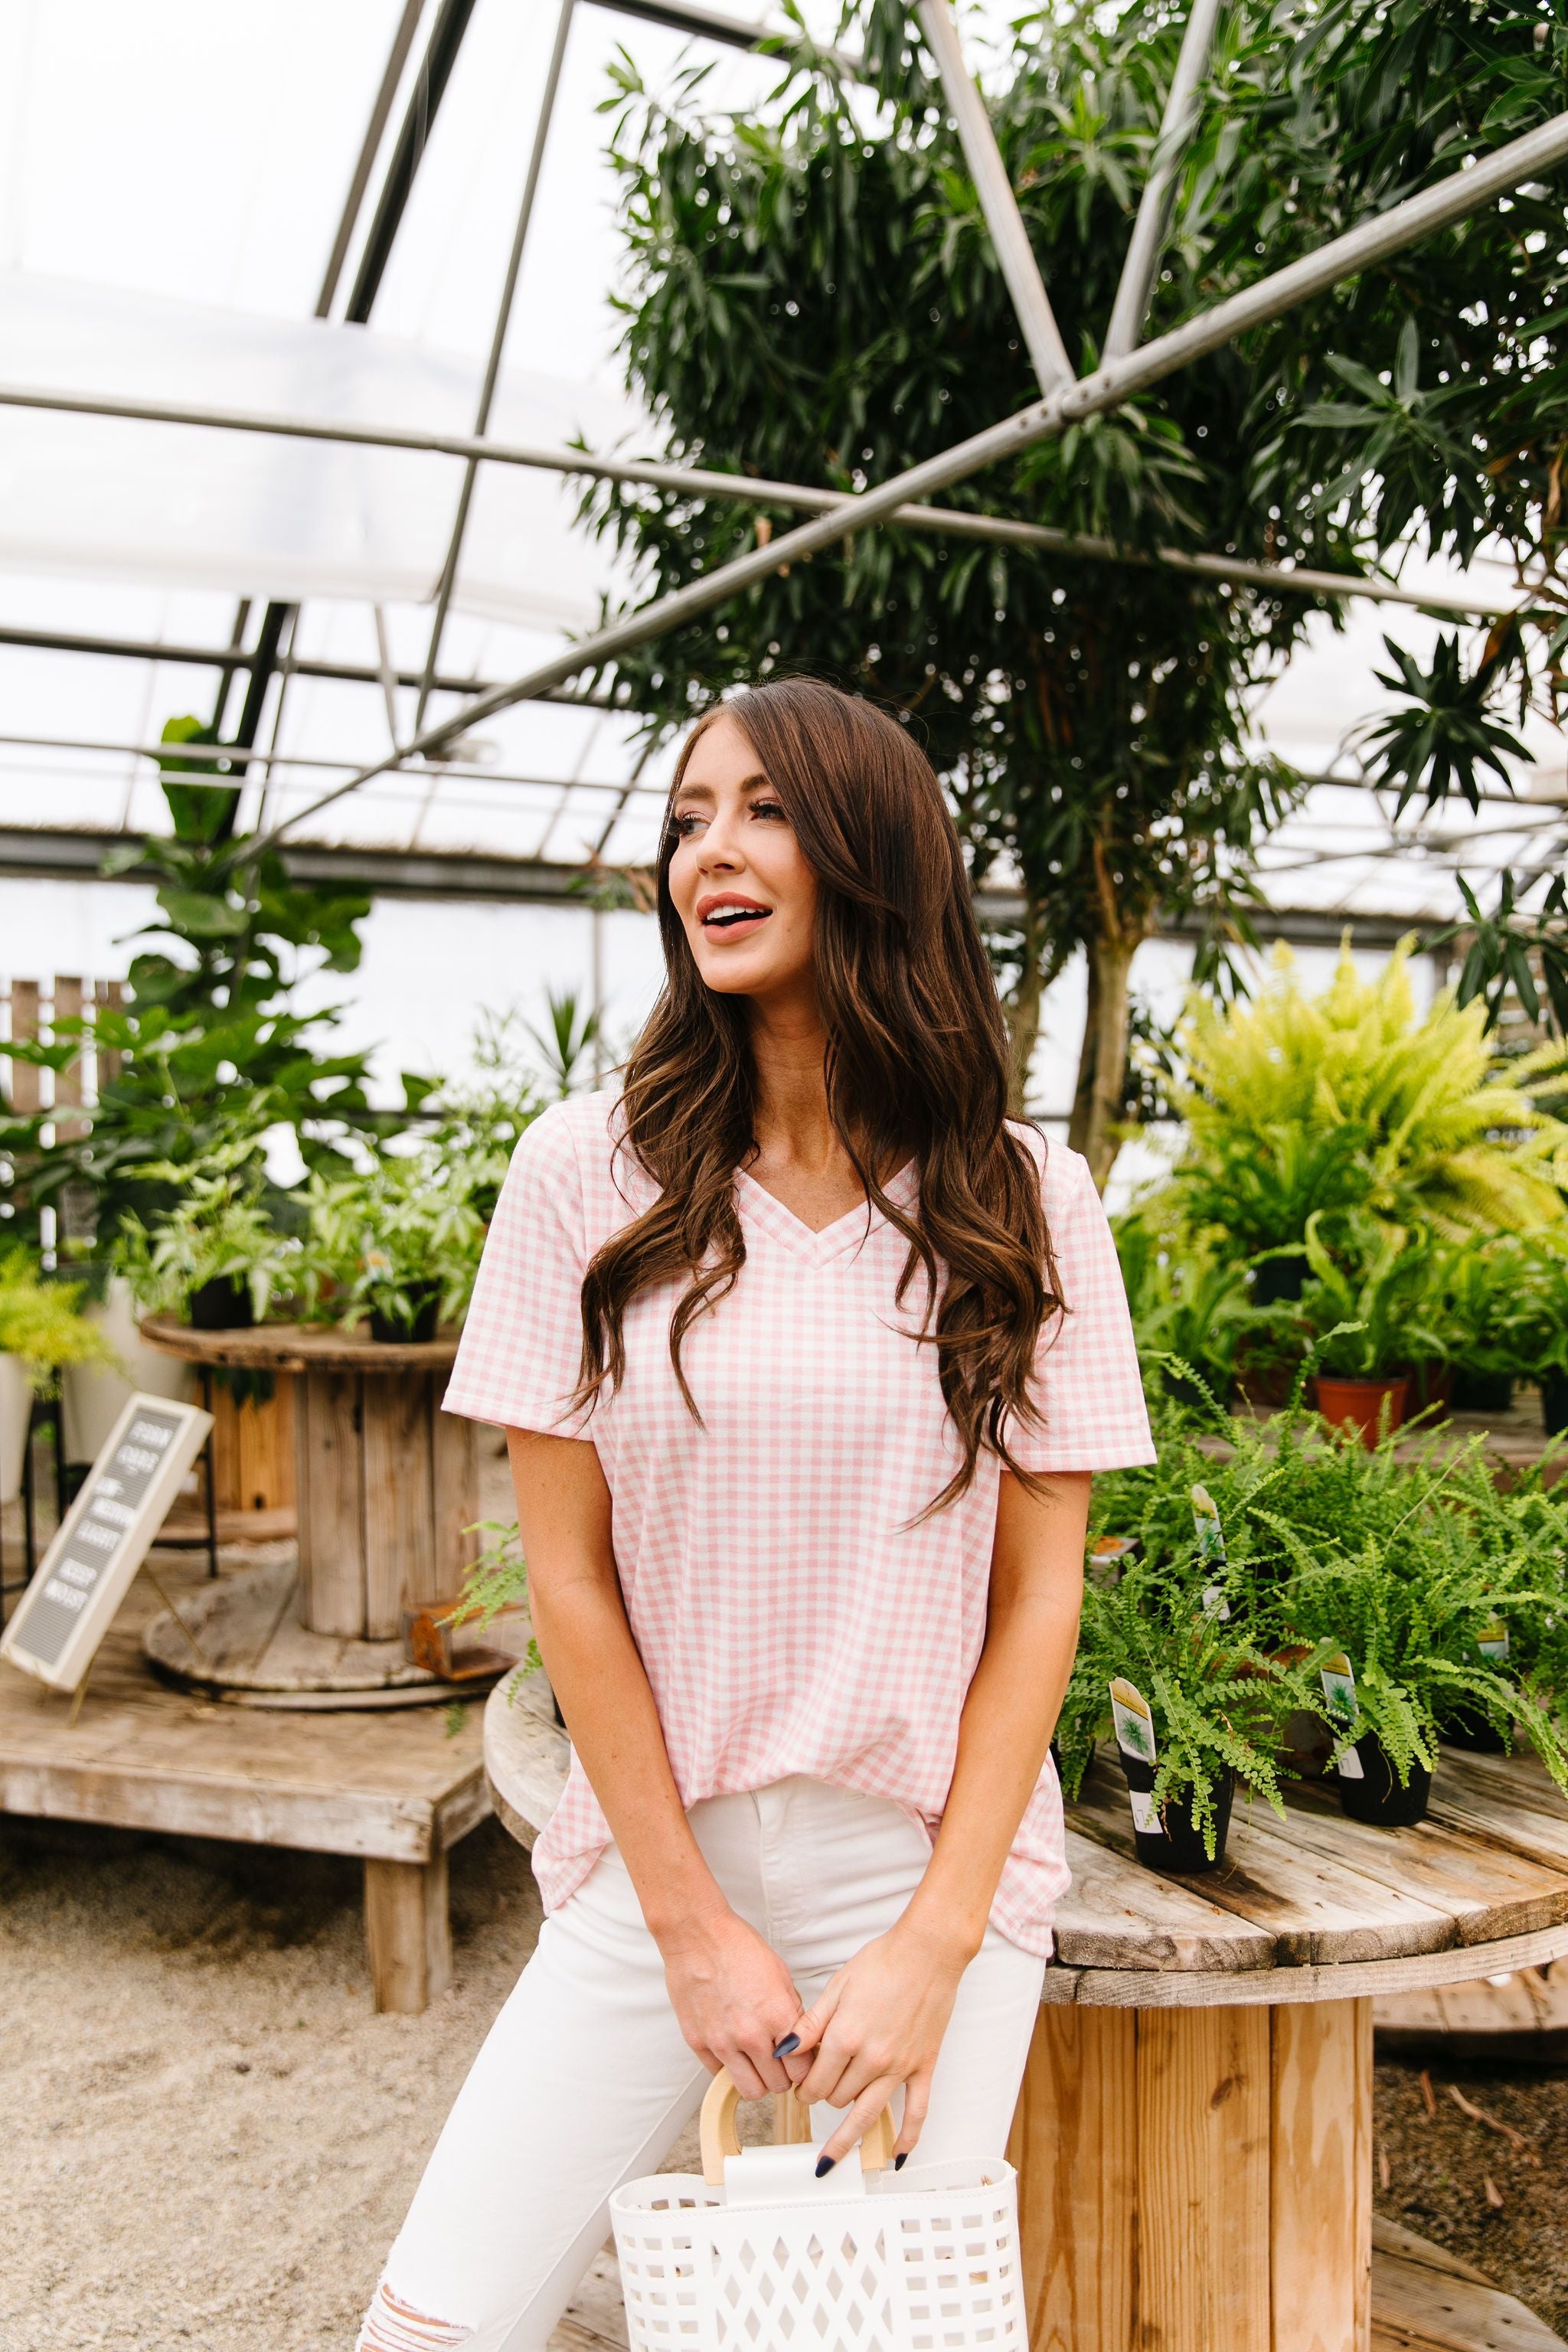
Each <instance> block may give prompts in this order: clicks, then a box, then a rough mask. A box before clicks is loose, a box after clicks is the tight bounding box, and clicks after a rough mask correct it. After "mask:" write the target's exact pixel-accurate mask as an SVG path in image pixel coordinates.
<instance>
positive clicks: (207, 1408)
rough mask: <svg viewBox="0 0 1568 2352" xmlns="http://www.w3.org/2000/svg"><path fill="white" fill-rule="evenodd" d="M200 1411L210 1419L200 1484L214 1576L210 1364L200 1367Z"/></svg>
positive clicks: (213, 1426) (213, 1438) (214, 1489)
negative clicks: (203, 1474) (204, 1505)
mask: <svg viewBox="0 0 1568 2352" xmlns="http://www.w3.org/2000/svg"><path fill="white" fill-rule="evenodd" d="M202 1409H203V1411H204V1412H205V1413H207V1415H208V1416H209V1418H210V1419H211V1426H210V1428H209V1429H208V1431H207V1437H206V1444H205V1445H204V1446H203V1448H202V1462H203V1465H204V1466H205V1473H206V1475H205V1478H204V1479H203V1482H202V1484H203V1490H204V1493H205V1499H206V1519H207V1574H208V1575H209V1576H216V1574H217V1480H216V1465H215V1464H214V1461H213V1449H214V1447H215V1445H216V1442H217V1421H216V1416H214V1415H213V1376H212V1366H211V1365H210V1364H204V1365H203V1366H202Z"/></svg>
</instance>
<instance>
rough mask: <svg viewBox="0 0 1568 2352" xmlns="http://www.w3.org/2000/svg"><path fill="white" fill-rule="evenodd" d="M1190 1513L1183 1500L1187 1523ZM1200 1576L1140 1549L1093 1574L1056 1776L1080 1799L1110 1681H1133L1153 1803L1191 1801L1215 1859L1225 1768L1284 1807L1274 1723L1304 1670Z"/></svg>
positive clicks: (1293, 1697) (1299, 1686) (1297, 1702)
mask: <svg viewBox="0 0 1568 2352" xmlns="http://www.w3.org/2000/svg"><path fill="white" fill-rule="evenodd" d="M1191 1518H1192V1510H1191V1504H1190V1502H1189V1505H1188V1525H1189V1532H1190V1528H1191ZM1116 1678H1124V1679H1125V1680H1126V1681H1128V1682H1131V1683H1132V1684H1134V1685H1136V1687H1137V1688H1138V1690H1139V1691H1140V1692H1141V1693H1142V1696H1143V1697H1144V1698H1145V1699H1146V1700H1147V1702H1148V1705H1149V1707H1150V1710H1151V1713H1152V1717H1153V1724H1154V1740H1155V1771H1154V1785H1153V1789H1152V1792H1151V1796H1152V1805H1153V1808H1154V1810H1155V1811H1156V1812H1158V1811H1160V1810H1161V1809H1162V1808H1163V1806H1165V1805H1166V1804H1167V1803H1169V1802H1171V1801H1177V1802H1179V1803H1181V1804H1183V1805H1184V1806H1185V1805H1187V1804H1188V1803H1189V1801H1190V1806H1191V1814H1192V1820H1193V1823H1194V1827H1195V1828H1196V1829H1197V1830H1198V1832H1200V1834H1201V1835H1202V1838H1203V1841H1204V1849H1205V1853H1207V1855H1208V1858H1209V1860H1210V1861H1211V1862H1212V1861H1213V1860H1214V1858H1215V1843H1216V1833H1217V1827H1218V1822H1217V1816H1216V1811H1215V1781H1216V1780H1218V1778H1219V1777H1220V1775H1221V1774H1222V1773H1223V1772H1225V1771H1226V1770H1229V1771H1232V1772H1234V1773H1235V1774H1236V1777H1237V1780H1241V1781H1243V1782H1244V1783H1245V1784H1246V1786H1247V1788H1249V1789H1251V1790H1253V1791H1254V1792H1255V1793H1256V1794H1257V1795H1258V1796H1260V1797H1262V1798H1264V1799H1265V1800H1266V1801H1267V1802H1268V1804H1270V1805H1271V1806H1272V1807H1273V1808H1274V1811H1276V1812H1277V1813H1280V1814H1283V1812H1284V1810H1285V1805H1284V1797H1283V1794H1282V1791H1281V1790H1280V1786H1279V1738H1280V1732H1281V1729H1282V1727H1283V1724H1284V1720H1285V1717H1286V1716H1287V1715H1289V1713H1290V1712H1291V1711H1292V1710H1293V1709H1295V1708H1299V1707H1302V1706H1307V1705H1309V1704H1310V1692H1309V1689H1308V1685H1307V1683H1306V1681H1305V1679H1304V1676H1303V1675H1302V1673H1301V1671H1300V1668H1299V1667H1298V1666H1294V1665H1289V1664H1282V1663H1281V1662H1280V1661H1279V1660H1278V1659H1275V1658H1271V1657H1269V1656H1268V1655H1266V1654H1265V1653H1264V1652H1263V1651H1261V1650H1260V1649H1259V1648H1258V1646H1257V1644H1256V1643H1254V1642H1253V1641H1252V1640H1251V1639H1250V1638H1249V1637H1248V1635H1247V1633H1246V1632H1245V1631H1244V1630H1243V1629H1242V1628H1241V1627H1240V1626H1238V1625H1237V1622H1235V1621H1234V1620H1233V1619H1227V1618H1226V1617H1224V1616H1222V1615H1221V1613H1220V1612H1219V1608H1218V1606H1217V1604H1216V1603H1215V1601H1214V1599H1213V1597H1212V1594H1211V1595H1210V1597H1209V1598H1208V1599H1207V1600H1205V1574H1204V1569H1203V1566H1202V1564H1201V1563H1200V1562H1198V1561H1197V1560H1196V1559H1194V1560H1193V1561H1192V1562H1191V1563H1190V1565H1189V1567H1188V1569H1187V1570H1186V1572H1185V1573H1181V1572H1178V1573H1174V1574H1173V1573H1172V1571H1171V1568H1170V1566H1169V1564H1168V1563H1167V1562H1165V1561H1163V1560H1162V1561H1160V1562H1158V1563H1156V1562H1155V1561H1152V1560H1151V1559H1149V1558H1148V1557H1147V1556H1146V1555H1145V1556H1144V1557H1143V1558H1142V1559H1136V1558H1135V1559H1130V1560H1128V1561H1127V1563H1126V1564H1125V1565H1124V1566H1123V1568H1122V1570H1121V1574H1120V1575H1119V1576H1118V1577H1117V1578H1116V1579H1115V1580H1113V1581H1111V1580H1096V1579H1091V1580H1090V1581H1089V1583H1088V1585H1087V1586H1086V1587H1085V1591H1084V1611H1083V1629H1082V1633H1081V1634H1080V1636H1079V1654H1078V1659H1077V1663H1076V1664H1075V1665H1074V1668H1073V1673H1072V1678H1071V1681H1070V1683H1069V1685H1068V1696H1067V1699H1066V1701H1065V1703H1064V1705H1063V1708H1062V1715H1061V1719H1060V1721H1059V1723H1058V1729H1057V1742H1058V1752H1059V1753H1060V1756H1061V1759H1062V1779H1063V1785H1064V1786H1065V1788H1066V1790H1067V1792H1068V1795H1069V1796H1074V1797H1076V1796H1077V1794H1078V1792H1079V1789H1080V1787H1081V1786H1082V1783H1083V1775H1084V1770H1085V1768H1086V1766H1087V1764H1088V1761H1089V1755H1090V1753H1091V1752H1092V1749H1093V1747H1094V1744H1095V1741H1096V1740H1097V1739H1099V1738H1101V1737H1103V1735H1104V1734H1105V1733H1106V1732H1107V1731H1109V1730H1110V1725H1111V1708H1110V1683H1111V1681H1112V1680H1113V1679H1116ZM1189 1790H1190V1792H1191V1795H1190V1800H1189V1797H1188V1793H1187V1792H1188V1791H1189Z"/></svg>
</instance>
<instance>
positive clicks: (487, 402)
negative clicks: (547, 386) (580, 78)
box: [414, 0, 573, 734]
mask: <svg viewBox="0 0 1568 2352" xmlns="http://www.w3.org/2000/svg"><path fill="white" fill-rule="evenodd" d="M572 7H573V0H561V13H560V15H559V16H557V17H556V20H555V39H554V43H553V45H552V48H551V51H550V63H549V65H548V66H547V67H546V68H545V72H544V90H543V94H542V97H541V99H540V101H539V114H538V117H537V119H536V121H535V122H534V126H533V144H532V146H531V148H530V150H529V156H528V172H527V175H526V177H525V178H524V180H523V184H522V201H521V204H520V205H519V206H518V208H517V226H516V228H515V229H514V230H513V232H512V239H511V252H510V256H509V257H508V259H507V265H506V277H505V279H504V280H503V282H502V285H501V290H500V303H499V304H498V306H497V309H496V322H495V327H494V331H492V333H491V335H490V350H489V359H488V360H487V361H486V362H485V380H484V383H482V384H481V385H480V387H479V407H478V410H477V411H476V412H475V415H474V438H475V440H476V441H482V440H483V439H484V437H485V435H486V434H487V433H488V432H489V422H490V407H491V404H492V403H493V402H494V399H495V394H496V382H497V379H498V377H499V376H500V362H501V353H502V352H503V351H504V349H505V348H506V331H507V328H508V327H509V326H510V323H511V306H512V300H513V298H514V296H515V295H516V293H517V280H518V273H519V271H520V270H521V268H522V249H523V247H524V246H525V245H526V244H527V242H528V225H529V223H530V221H531V219H532V218H533V199H534V196H535V194H537V192H538V188H539V173H540V167H541V166H542V163H543V162H544V142H545V141H546V140H547V139H548V138H549V136H550V118H551V116H552V113H553V112H554V110H555V93H556V91H557V90H558V89H560V87H561V66H562V61H563V58H565V55H566V37H567V35H568V34H569V33H570V31H571V29H572ZM478 478H479V459H478V458H477V457H470V458H469V459H468V464H467V466H466V467H464V469H463V487H462V488H461V489H460V490H459V491H458V511H457V514H456V516H455V517H454V518H453V522H452V538H451V543H450V545H449V546H448V547H447V561H446V562H445V563H444V564H443V565H442V567H441V580H440V585H439V586H438V587H437V591H436V617H435V619H434V620H433V621H432V622H431V624H430V650H429V652H428V653H427V654H426V656H425V675H424V677H422V678H421V679H420V681H419V699H418V701H417V702H416V705H415V709H414V731H415V733H416V734H417V733H418V732H419V730H420V728H421V727H423V725H424V724H425V707H426V703H427V702H428V701H429V699H430V690H431V688H432V686H433V684H434V682H435V677H436V669H437V664H438V662H439V661H440V658H441V639H442V637H443V635H445V633H446V627H447V606H448V605H449V604H451V601H452V590H453V587H454V585H455V584H456V582H457V577H458V562H459V560H460V559H461V556H462V552H463V534H464V533H465V531H466V530H468V509H469V507H470V506H471V505H472V503H473V496H474V484H475V482H476V481H477V479H478Z"/></svg>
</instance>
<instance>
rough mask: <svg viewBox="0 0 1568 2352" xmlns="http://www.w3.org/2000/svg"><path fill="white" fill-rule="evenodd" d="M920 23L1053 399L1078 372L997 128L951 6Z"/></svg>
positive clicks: (924, 10)
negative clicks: (966, 54) (1009, 174)
mask: <svg viewBox="0 0 1568 2352" xmlns="http://www.w3.org/2000/svg"><path fill="white" fill-rule="evenodd" d="M919 16H920V20H921V32H923V33H924V35H925V37H926V43H927V46H928V47H929V48H930V50H931V55H932V57H933V58H935V59H936V62H937V68H938V70H939V71H940V73H941V75H942V89H944V90H945V91H946V93H947V102H948V104H949V106H950V107H951V108H952V119H953V121H955V122H956V123H957V125H958V135H959V138H960V139H961V140H962V142H963V153H964V160H965V161H966V163H968V165H969V173H970V177H971V178H972V179H973V182H974V189H975V194H977V195H978V196H979V198H980V209H981V211H982V212H983V213H984V215H985V226H986V227H987V228H988V229H989V230H990V232H991V242H992V244H993V246H994V247H995V249H996V258H997V260H998V262H1000V264H1001V266H1002V275H1003V277H1004V278H1005V279H1006V281H1007V291H1008V293H1009V294H1010V295H1011V296H1012V298H1013V308H1014V310H1016V312H1017V314H1018V325H1019V327H1020V329H1021V330H1022V331H1023V337H1024V342H1025V346H1026V349H1027V351H1028V354H1029V357H1030V360H1031V361H1032V362H1033V363H1034V370H1035V373H1036V375H1037V377H1038V378H1039V383H1040V390H1041V391H1042V392H1047V393H1048V392H1055V391H1056V390H1057V389H1058V386H1059V385H1061V384H1064V383H1071V382H1072V380H1073V377H1074V375H1075V373H1077V371H1076V370H1075V368H1074V367H1073V363H1072V362H1071V361H1070V360H1069V359H1068V353H1067V345H1066V344H1065V343H1064V342H1063V341H1062V338H1061V330H1060V328H1059V327H1058V325H1057V321H1056V313H1055V312H1054V311H1053V310H1052V309H1051V298H1050V296H1049V295H1048V294H1047V292H1046V281H1045V279H1044V278H1042V277H1041V276H1040V267H1039V264H1038V262H1037V260H1036V259H1035V251H1034V247H1032V246H1031V245H1030V243H1029V232H1028V230H1027V229H1026V227H1025V226H1024V216H1023V215H1022V214H1021V213H1020V212H1019V210H1018V200H1017V198H1016V195H1015V194H1013V183H1012V182H1011V180H1009V178H1008V177H1007V167H1006V165H1005V163H1003V161H1002V151H1001V149H1000V148H999V147H998V146H997V144H996V133H995V132H994V131H993V130H992V128H991V117H990V116H989V115H988V114H987V113H986V111H985V101H984V99H983V98H982V97H981V95H980V92H979V90H978V89H976V88H975V85H974V80H973V76H972V75H971V73H970V70H969V68H968V67H967V66H966V65H965V64H964V62H963V49H962V47H960V45H959V39H958V26H957V24H956V23H955V21H954V19H953V14H952V0H919Z"/></svg>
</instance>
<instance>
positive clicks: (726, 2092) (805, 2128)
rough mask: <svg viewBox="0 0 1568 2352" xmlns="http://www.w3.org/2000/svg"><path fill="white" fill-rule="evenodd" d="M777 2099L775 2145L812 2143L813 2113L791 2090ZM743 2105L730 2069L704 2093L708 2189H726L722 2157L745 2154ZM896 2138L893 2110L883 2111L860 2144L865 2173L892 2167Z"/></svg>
mask: <svg viewBox="0 0 1568 2352" xmlns="http://www.w3.org/2000/svg"><path fill="white" fill-rule="evenodd" d="M740 2104H741V2094H740V2092H739V2091H738V2090H737V2089H736V2088H735V2082H734V2077H733V2076H732V2075H731V2072H730V2070H729V2068H728V2067H727V2066H721V2067H720V2069H719V2072H718V2073H717V2074H715V2075H714V2077H713V2080H712V2081H711V2082H710V2084H709V2085H708V2088H707V2090H706V2091H705V2092H704V2093H703V2095H702V2113H701V2115H700V2118H699V2120H698V2137H699V2139H700V2144H701V2148H702V2178H703V2179H704V2180H705V2181H706V2182H707V2184H708V2186H709V2188H710V2189H722V2187H723V2186H724V2158H726V2157H727V2156H739V2155H740V2153H741V2135H740V2133H739V2132H738V2131H737V2130H736V2128H735V2111H736V2109H737V2108H738V2107H739V2105H740ZM810 2137H811V2109H810V2108H809V2107H805V2106H802V2105H801V2103H800V2101H799V2100H798V2099H797V2098H796V2097H795V2093H794V2092H793V2091H775V2092H774V2093H773V2145H774V2147H795V2146H799V2145H802V2144H804V2143H805V2141H808V2140H809V2139H810ZM897 2137H898V2134H897V2133H896V2131H895V2130H894V2128H893V2112H892V2109H891V2108H890V2107H884V2108H883V2109H882V2112H881V2114H880V2115H879V2116H878V2117H877V2119H876V2121H875V2123H873V2124H872V2125H871V2126H870V2128H869V2129H868V2132H867V2133H866V2135H865V2137H864V2138H863V2139H862V2140H861V2142H860V2169H861V2170H862V2172H880V2171H882V2170H883V2169H884V2168H886V2167H887V2166H888V2165H889V2164H890V2163H891V2162H892V2158H893V2142H894V2140H895V2139H896V2138H897Z"/></svg>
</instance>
